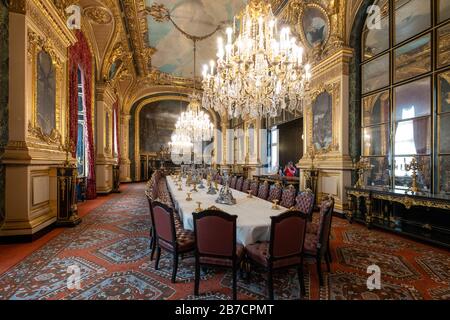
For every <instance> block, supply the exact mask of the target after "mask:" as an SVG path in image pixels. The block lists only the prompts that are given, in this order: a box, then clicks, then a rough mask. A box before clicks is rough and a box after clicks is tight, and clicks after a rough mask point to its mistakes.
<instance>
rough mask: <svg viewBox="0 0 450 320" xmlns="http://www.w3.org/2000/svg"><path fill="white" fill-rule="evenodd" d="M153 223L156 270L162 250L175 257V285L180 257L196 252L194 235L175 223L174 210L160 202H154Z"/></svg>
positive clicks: (173, 270) (173, 275) (173, 280)
mask: <svg viewBox="0 0 450 320" xmlns="http://www.w3.org/2000/svg"><path fill="white" fill-rule="evenodd" d="M151 214H152V221H153V227H154V229H155V239H156V246H157V247H156V261H155V269H156V270H158V268H159V259H160V257H161V248H163V249H164V250H166V251H168V252H170V253H171V254H172V256H173V269H172V282H173V283H175V280H176V277H177V269H178V256H179V255H181V254H185V253H188V252H191V251H194V233H193V232H192V231H189V230H185V229H183V228H182V227H181V225H178V224H176V223H175V215H174V212H173V209H172V208H170V207H169V206H167V205H165V204H164V203H162V202H159V201H152V211H151Z"/></svg>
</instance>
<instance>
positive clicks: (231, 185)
mask: <svg viewBox="0 0 450 320" xmlns="http://www.w3.org/2000/svg"><path fill="white" fill-rule="evenodd" d="M236 182H237V177H236V176H233V177H232V178H231V181H230V188H232V189H236Z"/></svg>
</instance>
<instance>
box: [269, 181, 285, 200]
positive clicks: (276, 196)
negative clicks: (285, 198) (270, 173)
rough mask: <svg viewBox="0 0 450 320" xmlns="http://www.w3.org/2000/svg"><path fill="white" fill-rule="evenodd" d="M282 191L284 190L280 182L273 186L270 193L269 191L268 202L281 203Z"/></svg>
mask: <svg viewBox="0 0 450 320" xmlns="http://www.w3.org/2000/svg"><path fill="white" fill-rule="evenodd" d="M282 190H283V189H282V187H281V184H280V183H279V182H276V183H275V184H273V185H271V186H270V191H269V197H268V198H267V201H270V202H272V201H273V200H278V201H280V199H281V193H282Z"/></svg>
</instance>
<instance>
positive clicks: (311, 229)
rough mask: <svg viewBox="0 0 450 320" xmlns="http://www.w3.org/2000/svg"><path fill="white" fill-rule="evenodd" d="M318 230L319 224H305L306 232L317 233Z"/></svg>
mask: <svg viewBox="0 0 450 320" xmlns="http://www.w3.org/2000/svg"><path fill="white" fill-rule="evenodd" d="M318 232H319V225H318V224H317V223H313V222H308V224H307V225H306V233H311V234H314V235H317V233H318Z"/></svg>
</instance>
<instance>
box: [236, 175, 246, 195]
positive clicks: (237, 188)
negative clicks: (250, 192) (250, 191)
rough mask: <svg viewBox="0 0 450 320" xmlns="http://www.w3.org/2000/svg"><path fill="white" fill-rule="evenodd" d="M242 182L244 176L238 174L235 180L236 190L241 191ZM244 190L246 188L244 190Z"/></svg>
mask: <svg viewBox="0 0 450 320" xmlns="http://www.w3.org/2000/svg"><path fill="white" fill-rule="evenodd" d="M243 184H244V177H243V176H240V177H239V178H238V179H237V181H236V190H238V191H242V185H243ZM244 192H246V190H244Z"/></svg>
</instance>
